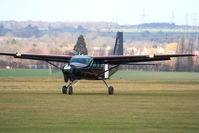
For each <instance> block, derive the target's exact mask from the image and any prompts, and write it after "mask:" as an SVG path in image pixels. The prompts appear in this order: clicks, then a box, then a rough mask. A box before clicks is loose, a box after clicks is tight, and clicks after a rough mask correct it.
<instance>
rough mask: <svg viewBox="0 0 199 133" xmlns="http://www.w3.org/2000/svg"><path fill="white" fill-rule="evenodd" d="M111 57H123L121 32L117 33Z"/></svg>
mask: <svg viewBox="0 0 199 133" xmlns="http://www.w3.org/2000/svg"><path fill="white" fill-rule="evenodd" d="M113 55H123V32H117V35H116V41H115V47H114V51H113Z"/></svg>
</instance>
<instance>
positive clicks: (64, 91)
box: [62, 86, 68, 94]
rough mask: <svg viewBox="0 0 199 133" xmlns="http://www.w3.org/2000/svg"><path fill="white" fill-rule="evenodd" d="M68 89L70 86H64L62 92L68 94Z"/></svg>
mask: <svg viewBox="0 0 199 133" xmlns="http://www.w3.org/2000/svg"><path fill="white" fill-rule="evenodd" d="M67 89H68V88H67V87H66V86H63V87H62V93H63V94H67Z"/></svg>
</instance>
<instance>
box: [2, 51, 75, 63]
mask: <svg viewBox="0 0 199 133" xmlns="http://www.w3.org/2000/svg"><path fill="white" fill-rule="evenodd" d="M0 55H5V56H13V57H15V58H21V59H31V60H42V61H55V62H64V63H68V62H69V61H70V59H71V57H72V56H69V55H47V54H20V53H0Z"/></svg>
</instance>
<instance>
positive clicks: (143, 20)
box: [142, 9, 146, 24]
mask: <svg viewBox="0 0 199 133" xmlns="http://www.w3.org/2000/svg"><path fill="white" fill-rule="evenodd" d="M144 23H146V14H145V9H142V24H144Z"/></svg>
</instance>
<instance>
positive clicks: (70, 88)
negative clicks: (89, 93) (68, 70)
mask: <svg viewBox="0 0 199 133" xmlns="http://www.w3.org/2000/svg"><path fill="white" fill-rule="evenodd" d="M68 94H69V95H72V94H73V87H72V86H69V87H68Z"/></svg>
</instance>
